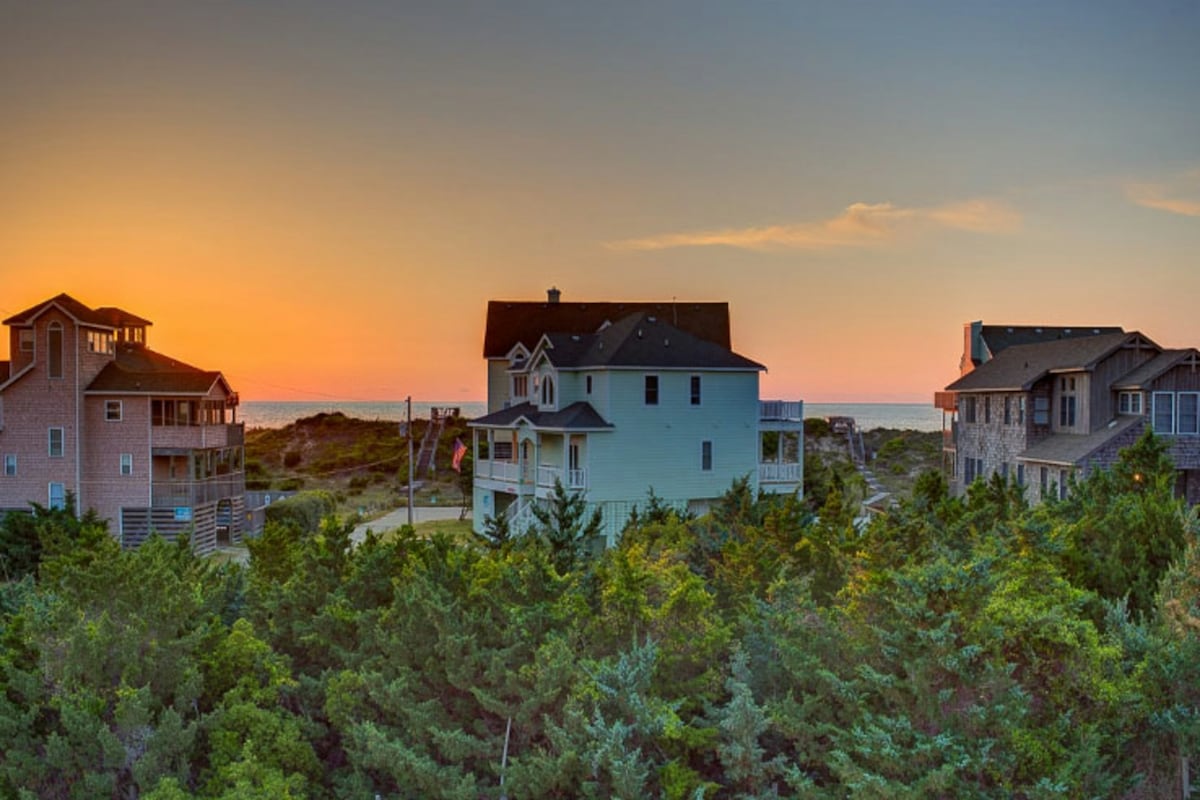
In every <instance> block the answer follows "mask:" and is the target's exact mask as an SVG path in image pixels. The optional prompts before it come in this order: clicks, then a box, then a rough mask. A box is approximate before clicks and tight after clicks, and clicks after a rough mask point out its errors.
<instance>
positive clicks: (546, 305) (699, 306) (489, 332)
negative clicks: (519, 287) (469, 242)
mask: <svg viewBox="0 0 1200 800" xmlns="http://www.w3.org/2000/svg"><path fill="white" fill-rule="evenodd" d="M638 311H644V312H646V313H648V314H653V315H655V316H657V317H659V318H661V319H669V320H671V322H672V324H673V325H675V326H676V327H678V328H679V329H680V330H683V331H687V332H688V333H690V334H691V335H692V336H695V337H697V338H700V339H704V340H706V341H710V342H713V343H714V344H718V345H720V346H721V347H724V348H726V349H730V347H731V339H730V335H729V304H728V303H646V302H642V303H613V302H602V303H563V302H554V303H550V302H529V301H510V300H492V301H490V302H489V303H488V308H487V326H486V328H485V330H484V334H483V357H484V358H504V357H505V356H507V355H508V352H509V351H510V350H511V349H512V348H513V346H514V345H515V344H517V342H521V343H522V344H524V345H525V347H526V348H528V349H529V350H532V349H533V348H534V347H535V346H537V343H538V341H539V340H540V339H541V338H542V335H543V334H546V333H580V334H582V333H595V332H596V331H597V330H599V329H600V326H601V325H603V324H604V323H605V322H613V321H615V320H617V319H620V318H621V317H624V316H627V315H629V314H631V313H634V312H638Z"/></svg>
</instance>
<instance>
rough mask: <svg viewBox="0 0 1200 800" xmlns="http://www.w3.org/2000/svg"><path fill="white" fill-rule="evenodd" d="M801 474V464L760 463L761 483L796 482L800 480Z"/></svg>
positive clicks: (759, 475)
mask: <svg viewBox="0 0 1200 800" xmlns="http://www.w3.org/2000/svg"><path fill="white" fill-rule="evenodd" d="M800 475H801V465H800V464H773V463H765V464H759V465H758V480H759V481H760V482H761V483H794V482H796V481H799V480H800Z"/></svg>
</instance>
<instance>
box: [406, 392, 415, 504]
mask: <svg viewBox="0 0 1200 800" xmlns="http://www.w3.org/2000/svg"><path fill="white" fill-rule="evenodd" d="M404 402H406V403H407V404H408V527H410V528H411V527H412V526H413V427H412V395H411V394H410V395H409V396H408V397H407V398H406V399H405V401H404Z"/></svg>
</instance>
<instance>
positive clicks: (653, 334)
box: [539, 311, 766, 371]
mask: <svg viewBox="0 0 1200 800" xmlns="http://www.w3.org/2000/svg"><path fill="white" fill-rule="evenodd" d="M545 338H546V341H547V343H548V344H549V346H548V347H543V349H542V350H540V351H539V352H544V353H545V355H546V357H547V358H549V359H550V363H552V364H553V365H554V366H556V367H558V368H560V369H572V368H573V369H586V368H588V367H637V368H658V369H672V368H675V369H726V370H755V371H757V370H761V369H766V367H764V366H763V365H762V364H759V363H758V362H757V361H751V360H750V359H748V358H746V357H745V356H741V355H738V354H737V353H735V352H733V351H732V350H730V349H729V348H727V347H723V346H721V345H718V344H715V343H713V342H711V341H708V340H705V339H701V338H699V337H697V336H693V335H692V334H690V333H688V332H687V331H684V330H681V329H679V328H678V327H676V326H674V325H672V324H670V323H668V322H666V321H665V320H663V319H662V318H660V317H658V316H656V315H653V314H650V313H648V312H645V311H640V312H637V313H634V314H627V315H626V316H624V317H621V318H620V319H618V320H617V321H616V322H614V323H612V324H611V325H606V326H604V327H603V328H602V329H601V330H599V331H597V332H596V333H593V334H590V335H587V334H571V333H552V334H547V335H546V337H545Z"/></svg>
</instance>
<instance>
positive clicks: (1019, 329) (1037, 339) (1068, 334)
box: [979, 325, 1124, 357]
mask: <svg viewBox="0 0 1200 800" xmlns="http://www.w3.org/2000/svg"><path fill="white" fill-rule="evenodd" d="M1107 333H1124V331H1123V330H1122V329H1121V328H1120V327H1117V326H1115V325H1113V326H1099V325H1080V326H1070V327H1064V326H1047V325H983V326H981V327H980V329H979V336H980V338H981V339H983V343H984V345H986V346H987V349H988V352H989V353H990V354H991V355H992V357H995V356H996V355H998V354H999V353H1000V352H1001V351H1003V350H1007V349H1008V348H1010V347H1016V346H1018V345H1024V344H1040V343H1043V342H1055V341H1058V340H1060V339H1078V338H1080V337H1083V336H1097V335H1100V334H1107Z"/></svg>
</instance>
